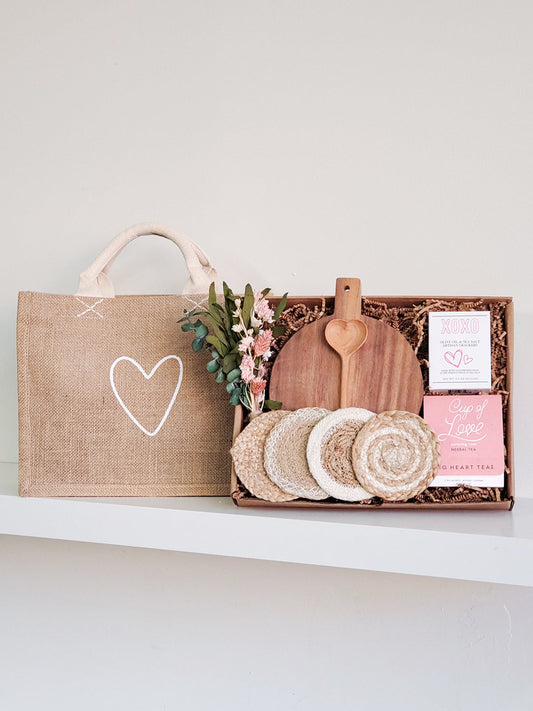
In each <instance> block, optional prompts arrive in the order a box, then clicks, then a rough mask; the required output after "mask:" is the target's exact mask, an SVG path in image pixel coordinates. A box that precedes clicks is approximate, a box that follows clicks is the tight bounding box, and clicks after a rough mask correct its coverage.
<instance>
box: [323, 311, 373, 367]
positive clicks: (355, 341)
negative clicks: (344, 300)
mask: <svg viewBox="0 0 533 711" xmlns="http://www.w3.org/2000/svg"><path fill="white" fill-rule="evenodd" d="M324 335H325V336H326V341H327V342H328V343H329V345H330V346H331V347H332V348H333V350H334V351H337V353H338V354H339V355H340V357H341V358H347V357H348V356H351V355H352V353H355V352H356V351H358V350H359V348H361V346H362V345H363V344H364V343H365V341H366V339H367V336H368V329H367V327H366V323H364V322H363V321H359V320H358V319H351V320H350V321H345V320H344V319H342V318H334V319H333V320H332V321H330V322H329V323H328V324H327V325H326V330H325V334H324Z"/></svg>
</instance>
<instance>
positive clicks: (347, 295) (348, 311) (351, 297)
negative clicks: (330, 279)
mask: <svg viewBox="0 0 533 711" xmlns="http://www.w3.org/2000/svg"><path fill="white" fill-rule="evenodd" d="M334 318H342V319H345V320H346V321H349V320H351V319H360V318H361V280H360V279H350V278H348V277H339V278H338V279H337V284H336V287H335V313H334Z"/></svg>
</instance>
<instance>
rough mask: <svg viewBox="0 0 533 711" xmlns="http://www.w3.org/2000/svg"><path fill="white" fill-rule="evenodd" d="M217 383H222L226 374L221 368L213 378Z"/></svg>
mask: <svg viewBox="0 0 533 711" xmlns="http://www.w3.org/2000/svg"><path fill="white" fill-rule="evenodd" d="M215 380H216V382H217V383H223V382H224V381H225V380H226V374H225V373H224V371H223V370H222V368H221V369H220V370H219V371H218V373H217V377H216V378H215Z"/></svg>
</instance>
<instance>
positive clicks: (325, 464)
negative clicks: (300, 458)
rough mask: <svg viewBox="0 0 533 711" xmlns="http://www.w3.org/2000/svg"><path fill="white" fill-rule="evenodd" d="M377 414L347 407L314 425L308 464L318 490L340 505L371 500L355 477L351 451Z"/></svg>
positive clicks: (308, 449)
mask: <svg viewBox="0 0 533 711" xmlns="http://www.w3.org/2000/svg"><path fill="white" fill-rule="evenodd" d="M371 417H374V413H373V412H370V411H369V410H363V409H362V408H359V407H345V408H343V409H341V410H336V411H335V412H332V413H331V414H330V415H327V416H326V417H324V418H323V419H322V420H320V422H319V423H318V424H317V425H315V427H314V428H313V430H312V431H311V434H310V435H309V440H308V442H307V461H308V464H309V469H310V471H311V474H312V475H313V477H314V478H315V479H316V481H317V482H318V484H319V486H320V487H321V488H322V489H324V491H327V493H328V494H329V495H330V496H334V497H335V498H336V499H340V500H341V501H362V500H363V499H371V498H372V494H369V493H368V491H365V489H363V487H362V486H361V485H360V483H359V482H358V481H357V478H356V476H355V473H354V469H353V466H352V447H353V443H354V441H355V437H356V435H357V433H358V432H359V430H360V429H361V427H362V426H363V425H364V423H365V422H367V421H368V420H369V419H370V418H371Z"/></svg>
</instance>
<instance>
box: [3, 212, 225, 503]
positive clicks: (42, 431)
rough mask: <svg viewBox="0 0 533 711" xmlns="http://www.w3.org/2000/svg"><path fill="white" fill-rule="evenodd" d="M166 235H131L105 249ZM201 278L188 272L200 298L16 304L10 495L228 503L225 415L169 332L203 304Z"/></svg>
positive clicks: (36, 298) (97, 279)
mask: <svg viewBox="0 0 533 711" xmlns="http://www.w3.org/2000/svg"><path fill="white" fill-rule="evenodd" d="M167 232H168V233H170V234H174V233H172V232H171V231H170V230H168V231H167V230H166V228H162V227H161V226H154V225H140V226H137V227H136V228H132V230H129V231H127V234H126V233H122V235H119V237H120V240H119V239H118V238H117V240H118V242H117V240H115V244H116V245H118V246H120V244H122V245H124V243H127V242H128V241H131V238H132V237H131V235H132V234H134V236H138V235H139V234H151V233H154V234H163V236H166V237H168V234H167ZM168 238H169V239H172V237H168ZM181 239H185V238H181ZM173 241H175V240H173ZM190 244H191V245H192V244H193V243H190ZM198 249H199V248H198ZM117 251H120V250H119V249H118V250H117V249H115V254H114V256H116V252H117ZM191 253H193V254H198V253H199V252H196V246H195V245H193V246H192V248H191ZM200 253H201V252H200ZM176 254H177V255H179V253H178V252H177V253H176ZM201 254H202V255H203V253H201ZM204 256H205V255H204ZM193 259H194V257H193ZM106 264H107V263H106ZM208 270H209V275H208V276H207V269H206V270H205V271H206V277H207V278H206V280H205V281H204V282H203V283H202V280H201V277H200V275H201V271H202V267H201V266H200V268H198V265H196V266H195V269H194V271H195V282H196V286H197V287H202V286H203V288H204V294H193V293H191V295H183V296H158V295H148V296H108V297H105V296H99V295H98V294H96V295H95V296H87V295H85V294H83V295H79V294H78V295H74V296H71V295H69V296H62V295H55V294H41V293H35V292H21V293H20V294H19V305H18V322H17V361H18V384H19V491H20V494H21V495H23V496H200V495H217V496H220V495H227V494H229V490H230V463H231V462H230V456H229V448H230V446H231V433H232V414H233V408H232V407H231V406H230V405H229V403H228V401H227V393H226V391H225V388H224V387H221V386H220V385H218V384H217V383H215V382H214V379H213V377H212V376H211V375H209V373H207V371H206V369H205V365H206V362H207V357H208V356H207V353H206V354H205V356H204V354H198V353H194V352H193V350H192V348H191V335H190V334H188V333H183V332H182V331H181V328H180V324H178V323H177V321H178V320H179V319H180V318H181V317H182V316H183V312H184V309H187V310H190V309H191V308H193V307H194V305H195V304H197V303H202V301H203V300H205V291H206V290H207V286H208V285H207V279H209V278H211V277H212V276H213V274H215V275H216V272H214V270H213V269H212V267H210V266H209V267H208ZM101 283H104V284H105V288H106V290H107V292H108V293H110V289H112V287H111V284H110V281H109V278H108V277H106V276H105V275H104V277H103V278H102V274H101V273H100V272H99V273H98V274H95V275H94V279H93V285H96V287H94V286H93V288H97V287H98V284H101ZM191 291H192V290H191ZM111 293H112V291H111Z"/></svg>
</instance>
